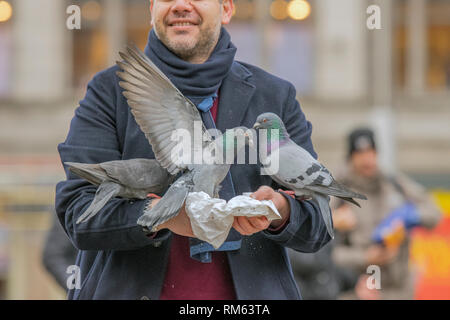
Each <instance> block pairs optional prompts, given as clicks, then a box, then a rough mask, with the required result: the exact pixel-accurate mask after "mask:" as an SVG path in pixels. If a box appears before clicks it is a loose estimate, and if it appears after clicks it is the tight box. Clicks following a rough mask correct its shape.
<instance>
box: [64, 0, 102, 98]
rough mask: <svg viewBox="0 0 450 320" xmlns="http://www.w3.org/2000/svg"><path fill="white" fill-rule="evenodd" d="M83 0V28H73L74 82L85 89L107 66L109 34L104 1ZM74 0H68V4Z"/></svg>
mask: <svg viewBox="0 0 450 320" xmlns="http://www.w3.org/2000/svg"><path fill="white" fill-rule="evenodd" d="M105 1H106V0H82V1H78V2H77V5H79V6H80V8H81V17H82V18H81V29H80V30H73V31H72V32H73V79H72V80H73V84H74V87H75V88H77V89H80V90H84V89H85V88H86V85H87V83H88V81H89V80H90V79H91V78H92V77H93V75H94V74H95V73H97V72H99V71H100V70H102V69H104V68H106V66H107V56H108V53H107V48H108V46H107V34H106V30H105V28H104V19H105V11H104V2H105ZM72 2H73V1H68V2H67V3H68V5H69V4H71V3H72Z"/></svg>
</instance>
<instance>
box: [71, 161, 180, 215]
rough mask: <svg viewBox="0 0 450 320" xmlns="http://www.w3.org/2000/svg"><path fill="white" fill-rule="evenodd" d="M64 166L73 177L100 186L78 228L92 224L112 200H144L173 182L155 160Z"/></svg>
mask: <svg viewBox="0 0 450 320" xmlns="http://www.w3.org/2000/svg"><path fill="white" fill-rule="evenodd" d="M64 164H66V165H67V166H68V167H69V170H70V171H71V172H73V173H74V174H76V175H78V176H79V177H81V178H83V179H85V180H87V181H89V182H90V183H91V184H93V185H96V186H98V188H97V191H96V193H95V197H94V200H93V201H92V202H91V205H90V206H89V207H88V208H87V209H86V211H85V212H83V214H82V215H81V216H80V217H79V218H78V219H77V222H76V223H77V224H79V223H82V222H87V221H89V220H90V219H91V218H92V217H94V216H95V215H96V214H97V213H98V212H99V211H100V209H101V208H103V207H104V205H105V204H106V203H107V202H108V201H109V200H110V199H111V198H113V197H117V196H118V197H122V198H127V199H145V198H146V197H147V195H148V194H149V193H162V192H163V191H164V190H165V189H166V188H167V187H168V185H169V183H170V182H171V177H170V174H169V173H168V172H167V170H165V169H164V168H162V167H161V166H160V165H159V163H158V161H156V160H155V159H130V160H116V161H108V162H102V163H98V164H88V163H77V162H64Z"/></svg>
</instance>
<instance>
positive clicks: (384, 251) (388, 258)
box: [366, 244, 398, 266]
mask: <svg viewBox="0 0 450 320" xmlns="http://www.w3.org/2000/svg"><path fill="white" fill-rule="evenodd" d="M397 254H398V248H387V247H384V246H382V245H378V244H373V245H371V246H370V247H369V248H368V249H367V251H366V262H367V264H368V265H372V264H374V265H378V266H382V265H385V264H389V263H391V262H392V261H393V260H394V259H395V258H396V257H397Z"/></svg>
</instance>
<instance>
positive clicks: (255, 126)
mask: <svg viewBox="0 0 450 320" xmlns="http://www.w3.org/2000/svg"><path fill="white" fill-rule="evenodd" d="M260 126H261V123H259V122H255V124H254V125H253V129H259V127H260Z"/></svg>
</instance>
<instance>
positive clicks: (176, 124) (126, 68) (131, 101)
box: [117, 47, 251, 231]
mask: <svg viewBox="0 0 450 320" xmlns="http://www.w3.org/2000/svg"><path fill="white" fill-rule="evenodd" d="M120 56H121V57H122V59H123V61H118V62H117V64H118V65H119V67H120V68H121V69H122V71H118V72H117V75H118V76H119V78H120V79H121V80H122V81H120V82H119V85H120V86H121V87H122V88H123V89H124V91H123V95H124V96H125V97H126V98H127V101H128V105H129V106H130V108H131V112H132V114H133V115H134V118H135V120H136V122H137V124H138V125H139V127H140V128H141V130H142V131H143V132H144V134H145V136H146V138H147V139H148V141H149V143H150V144H151V146H152V149H153V152H154V154H155V158H156V160H158V162H159V163H160V164H161V166H162V167H164V168H166V169H167V170H168V171H169V172H170V173H171V174H173V175H177V174H178V173H182V175H181V177H179V178H178V179H177V180H176V181H175V182H174V183H173V184H172V185H171V186H170V188H169V189H168V190H167V192H166V194H165V195H164V197H163V198H162V199H161V201H159V202H158V203H157V204H156V205H155V206H154V207H153V208H151V209H149V208H147V209H146V210H145V211H144V214H143V215H142V216H141V217H140V218H139V220H138V224H140V225H142V226H144V227H147V228H148V229H150V230H152V231H155V230H156V227H157V226H159V225H160V224H162V223H164V222H166V221H167V220H169V219H171V218H172V217H174V216H176V215H177V214H178V212H179V211H180V209H181V208H182V206H183V204H184V202H185V200H186V197H187V195H188V193H189V192H199V191H203V192H205V193H207V194H208V195H209V196H210V197H218V192H219V187H220V186H219V185H220V183H221V182H222V181H223V180H224V179H225V177H226V175H227V174H228V171H229V169H230V164H227V163H226V161H223V159H224V156H225V154H226V153H228V152H230V151H231V150H233V151H234V148H235V147H243V145H242V144H241V145H239V146H238V145H237V143H236V141H238V140H240V139H241V140H240V141H242V139H243V140H244V145H245V144H249V143H251V142H250V141H251V136H250V134H249V133H248V132H247V128H244V127H239V128H234V129H232V130H231V132H232V133H233V135H234V137H236V138H237V139H227V135H226V134H224V135H221V136H219V137H217V139H215V140H213V139H212V136H211V134H210V133H209V132H208V131H207V130H206V128H205V126H204V125H203V121H202V118H201V116H200V113H199V112H198V110H197V107H196V106H195V105H194V104H193V103H192V102H191V101H190V100H189V99H187V98H186V97H184V96H183V94H182V93H181V92H180V91H179V90H178V89H177V88H176V87H175V86H174V85H173V84H172V82H171V81H170V80H169V79H168V78H167V77H166V75H165V74H164V73H163V72H162V71H161V70H159V69H158V67H157V66H156V65H155V64H154V63H153V62H152V61H151V60H150V59H149V58H148V57H147V56H145V55H144V54H143V53H142V52H141V51H140V50H139V49H138V48H136V47H134V48H131V47H127V50H126V52H120ZM195 128H198V129H200V138H202V141H195V140H194V141H192V140H191V138H194V137H196V136H198V134H196V132H195ZM198 129H197V131H198ZM175 132H179V133H184V137H188V139H189V143H186V140H185V139H173V134H174V133H175ZM191 142H192V143H191ZM175 150H177V152H179V151H180V150H182V151H183V155H185V153H184V152H186V153H187V154H189V159H190V161H180V159H181V158H182V157H180V156H179V154H178V153H177V152H175ZM198 152H200V153H201V154H203V155H205V154H206V155H207V157H206V158H208V155H209V159H205V158H204V159H203V161H202V162H200V163H197V162H195V161H193V160H192V157H191V156H192V155H194V154H196V153H197V154H198ZM220 154H222V155H223V157H222V156H220ZM217 160H219V161H217ZM194 162H195V164H194Z"/></svg>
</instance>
